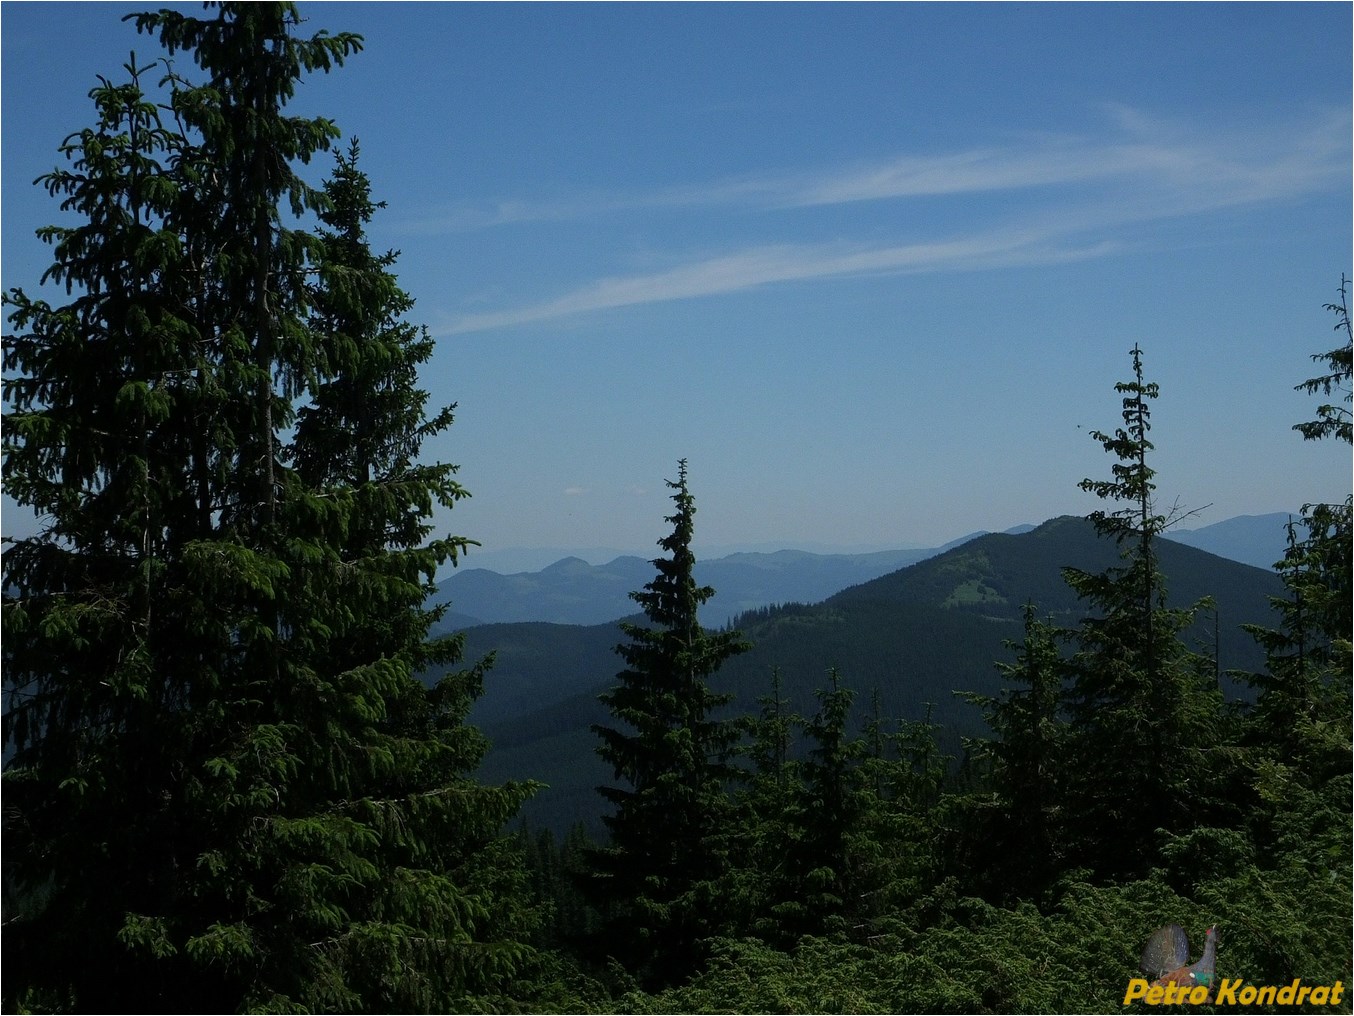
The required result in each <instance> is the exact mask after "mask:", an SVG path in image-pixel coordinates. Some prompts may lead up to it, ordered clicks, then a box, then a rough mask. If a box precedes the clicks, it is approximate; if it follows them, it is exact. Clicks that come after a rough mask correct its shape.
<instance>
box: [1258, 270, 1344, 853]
mask: <svg viewBox="0 0 1354 1016" xmlns="http://www.w3.org/2000/svg"><path fill="white" fill-rule="evenodd" d="M1347 289H1348V281H1347V280H1346V279H1344V278H1341V280H1340V299H1339V302H1338V303H1334V304H1328V305H1327V307H1326V309H1327V310H1330V311H1332V312H1334V313H1335V314H1336V318H1337V324H1336V330H1337V331H1339V332H1341V333H1342V334H1343V336H1344V338H1345V344H1344V345H1343V346H1341V347H1339V348H1337V349H1335V350H1332V351H1330V352H1328V353H1322V354H1317V355H1316V356H1314V357H1313V359H1315V360H1318V361H1324V362H1325V363H1326V365H1327V367H1328V369H1329V371H1330V373H1328V374H1325V375H1323V376H1320V377H1316V378H1312V379H1309V380H1308V381H1305V382H1303V383H1302V384H1301V385H1298V386H1297V387H1298V389H1299V390H1302V391H1307V392H1309V393H1313V394H1317V393H1320V394H1323V395H1327V396H1329V395H1330V394H1332V393H1333V392H1335V391H1344V392H1345V401H1346V402H1347V401H1349V397H1350V396H1349V389H1350V363H1351V358H1350V340H1351V336H1352V333H1351V328H1350V319H1349V311H1348V308H1347ZM1294 429H1295V430H1297V431H1299V432H1300V433H1301V434H1302V436H1303V438H1304V439H1305V440H1321V439H1324V438H1327V437H1335V438H1337V439H1339V440H1341V441H1343V442H1345V443H1346V444H1349V443H1354V437H1352V436H1351V432H1350V424H1349V411H1348V410H1347V409H1345V408H1344V407H1341V406H1338V405H1322V406H1320V407H1319V408H1318V410H1317V419H1315V420H1313V421H1309V422H1307V423H1302V424H1298V425H1296V426H1295V427H1294ZM1350 520H1351V500H1350V499H1348V498H1347V499H1346V500H1345V502H1344V503H1343V504H1309V505H1306V506H1304V508H1303V512H1302V517H1301V518H1300V519H1299V520H1297V521H1292V520H1290V522H1289V524H1288V546H1287V549H1286V550H1285V553H1284V556H1283V559H1282V560H1280V561H1279V562H1277V563H1276V564H1275V568H1276V569H1277V570H1278V572H1279V575H1280V577H1281V578H1282V579H1283V583H1284V594H1283V595H1282V596H1279V597H1275V598H1274V600H1273V603H1274V607H1275V610H1276V612H1277V613H1278V616H1279V622H1278V625H1277V627H1274V628H1266V627H1262V626H1258V625H1250V626H1247V630H1248V631H1249V632H1250V633H1251V635H1252V636H1254V638H1255V639H1256V640H1257V642H1259V644H1260V645H1261V646H1262V647H1263V649H1264V650H1265V659H1266V670H1265V672H1264V673H1261V674H1255V675H1251V682H1252V683H1253V684H1254V685H1255V686H1256V687H1257V688H1258V690H1259V695H1258V698H1257V701H1256V703H1255V708H1254V710H1253V712H1252V714H1251V716H1250V723H1249V730H1248V735H1249V738H1248V743H1249V747H1250V748H1251V749H1252V750H1251V753H1250V756H1249V757H1250V760H1251V772H1250V778H1251V783H1252V786H1253V788H1254V789H1255V791H1257V792H1258V795H1259V797H1260V799H1261V802H1262V805H1261V807H1259V808H1256V807H1254V805H1252V807H1251V808H1250V809H1249V812H1248V814H1249V815H1250V817H1251V819H1252V823H1253V825H1254V826H1255V829H1256V838H1257V839H1258V840H1259V842H1260V845H1261V847H1262V848H1263V851H1264V853H1265V854H1266V856H1267V857H1268V856H1272V855H1273V854H1274V853H1275V852H1283V851H1290V852H1292V853H1294V854H1298V855H1306V856H1308V857H1316V856H1319V857H1320V862H1319V863H1323V864H1329V865H1331V866H1332V867H1334V866H1335V865H1337V864H1338V865H1340V866H1342V867H1343V868H1344V870H1345V871H1346V872H1347V871H1348V863H1349V805H1350V776H1351V774H1350V768H1351V767H1350V736H1349V732H1350V715H1351V697H1350V685H1349V674H1350V666H1351V657H1352V655H1354V654H1352V653H1351V638H1352V637H1354V636H1352V634H1351V627H1352V626H1354V619H1352V618H1351V602H1354V594H1352V591H1351V590H1352V586H1351V553H1352V552H1351V546H1352V545H1354V533H1352V532H1351V523H1350ZM1322 855H1324V856H1322Z"/></svg>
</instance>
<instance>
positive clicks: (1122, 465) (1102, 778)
mask: <svg viewBox="0 0 1354 1016" xmlns="http://www.w3.org/2000/svg"><path fill="white" fill-rule="evenodd" d="M1131 355H1132V357H1133V378H1132V380H1130V381H1126V382H1120V383H1118V384H1116V385H1115V391H1117V392H1119V393H1120V394H1121V395H1123V400H1122V401H1123V414H1122V415H1123V421H1124V424H1123V426H1122V427H1119V428H1117V429H1116V430H1115V431H1114V432H1113V433H1112V434H1106V433H1102V432H1100V431H1095V432H1093V433H1092V437H1094V438H1095V439H1096V440H1097V441H1099V442H1100V444H1101V446H1102V447H1103V448H1104V449H1105V451H1106V452H1107V453H1109V454H1110V455H1113V456H1114V457H1115V459H1117V460H1118V461H1116V462H1115V463H1114V464H1113V465H1112V466H1111V473H1112V476H1111V478H1110V479H1109V480H1083V481H1082V482H1081V484H1080V486H1081V488H1082V489H1083V490H1086V491H1089V492H1090V493H1093V494H1095V495H1096V496H1098V497H1100V498H1103V499H1106V500H1108V501H1111V502H1117V503H1119V504H1120V505H1122V507H1120V508H1117V509H1115V510H1114V511H1096V512H1094V513H1092V515H1091V519H1092V521H1093V522H1094V523H1095V526H1096V530H1097V532H1098V533H1099V534H1100V535H1101V536H1102V537H1106V538H1110V539H1113V540H1114V541H1115V542H1116V543H1118V544H1119V546H1120V551H1121V554H1122V556H1123V558H1124V564H1123V565H1121V566H1119V567H1116V568H1111V569H1108V570H1107V571H1105V572H1102V573H1099V574H1089V573H1086V572H1083V571H1079V570H1077V569H1072V568H1068V569H1065V570H1064V573H1063V574H1064V578H1065V579H1066V581H1067V583H1068V584H1069V585H1070V586H1071V587H1072V589H1073V590H1074V591H1075V592H1076V593H1077V595H1078V596H1079V597H1080V598H1081V599H1082V600H1083V602H1084V603H1085V604H1086V605H1087V606H1088V608H1089V609H1090V611H1091V613H1090V614H1089V615H1088V616H1087V617H1085V618H1084V619H1083V620H1082V622H1081V624H1080V626H1079V628H1078V629H1077V630H1076V632H1075V633H1074V635H1073V640H1074V644H1075V650H1076V651H1075V653H1074V656H1073V660H1072V681H1071V687H1070V689H1069V692H1068V700H1067V701H1068V715H1069V719H1070V721H1071V723H1072V728H1073V729H1072V730H1071V732H1070V737H1069V740H1068V751H1069V757H1068V769H1067V775H1068V777H1069V780H1068V783H1067V797H1066V801H1065V804H1066V808H1067V815H1068V818H1069V825H1068V827H1067V828H1068V841H1069V848H1070V851H1071V859H1072V860H1074V861H1075V863H1079V864H1083V865H1085V866H1087V867H1089V868H1091V869H1092V870H1095V871H1098V872H1101V873H1104V874H1128V873H1132V872H1138V871H1143V870H1145V868H1146V866H1147V865H1149V864H1150V860H1151V858H1152V857H1153V856H1154V854H1155V851H1156V848H1157V846H1158V844H1159V838H1160V837H1159V834H1158V830H1165V831H1166V832H1179V831H1183V830H1185V829H1187V828H1189V827H1190V826H1191V825H1192V824H1193V823H1194V822H1195V821H1197V818H1198V813H1199V809H1200V807H1201V806H1202V804H1203V803H1204V802H1203V801H1201V795H1202V794H1203V792H1204V788H1206V787H1207V785H1208V779H1207V774H1208V768H1209V767H1208V763H1207V760H1206V756H1205V754H1204V752H1205V751H1206V750H1207V749H1208V748H1209V747H1210V746H1211V743H1212V740H1213V738H1214V737H1215V735H1216V729H1215V724H1216V719H1217V716H1218V711H1219V708H1220V705H1221V699H1220V695H1219V694H1218V692H1217V688H1216V684H1213V686H1212V687H1211V688H1210V687H1208V686H1207V684H1206V683H1205V679H1204V676H1203V675H1204V674H1205V673H1206V672H1207V671H1208V669H1209V668H1208V667H1207V664H1206V661H1204V660H1203V659H1202V658H1201V657H1199V656H1198V655H1197V654H1195V653H1193V652H1191V651H1190V650H1189V649H1188V648H1187V647H1186V646H1185V644H1184V643H1183V641H1182V639H1181V633H1182V632H1183V631H1184V630H1185V628H1186V627H1188V626H1189V624H1190V623H1191V622H1192V620H1193V617H1194V612H1195V611H1196V610H1197V609H1199V607H1201V606H1204V604H1196V605H1195V606H1194V607H1191V608H1189V609H1172V608H1168V607H1167V606H1166V590H1165V578H1164V576H1163V575H1162V573H1161V570H1160V568H1159V567H1158V563H1157V554H1156V541H1157V540H1158V538H1159V537H1160V536H1161V534H1162V533H1163V532H1164V531H1165V530H1166V529H1167V527H1168V526H1169V525H1170V524H1171V523H1172V521H1174V520H1173V519H1172V518H1170V517H1168V516H1166V515H1162V514H1160V513H1159V512H1158V510H1157V507H1156V503H1155V499H1154V491H1155V489H1156V484H1155V483H1154V482H1153V477H1154V476H1155V471H1154V470H1153V469H1152V468H1151V466H1149V465H1148V453H1149V452H1151V450H1152V442H1151V441H1150V440H1149V439H1148V432H1149V431H1150V429H1151V422H1150V420H1151V409H1150V400H1152V399H1155V398H1156V397H1157V394H1158V388H1157V385H1156V383H1155V382H1149V381H1145V380H1144V377H1143V367H1142V350H1141V349H1139V348H1138V347H1137V346H1134V347H1133V349H1132V351H1131ZM1210 676H1211V674H1210Z"/></svg>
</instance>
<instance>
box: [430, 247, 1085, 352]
mask: <svg viewBox="0 0 1354 1016" xmlns="http://www.w3.org/2000/svg"><path fill="white" fill-rule="evenodd" d="M1108 249H1109V248H1108V246H1107V245H1106V244H1104V243H1096V244H1092V245H1089V246H1080V247H1078V246H1075V245H1068V244H1059V243H1054V242H1049V238H1047V237H1045V236H1043V235H1041V234H1039V233H1038V232H1035V233H1031V234H1022V233H1019V232H1011V233H1004V234H1003V233H993V234H986V235H980V236H975V237H970V238H964V239H956V240H949V241H942V242H937V243H916V244H903V245H899V246H892V247H865V248H850V247H845V246H843V245H839V244H833V245H820V246H816V245H776V246H766V247H757V248H752V249H748V250H742V251H738V252H735V253H732V254H728V255H723V256H719V257H712V258H706V259H704V260H699V261H694V262H691V263H688V264H683V265H679V266H677V267H675V268H671V269H668V270H666V271H661V272H652V273H647V274H640V275H630V276H618V277H611V278H604V279H599V280H597V281H595V282H592V283H589V284H588V285H585V286H582V287H580V288H578V289H576V290H574V291H573V292H570V293H568V294H566V295H564V296H562V297H559V298H558V299H555V300H549V301H545V302H543V303H538V304H531V305H528V306H524V307H517V308H513V309H509V310H503V311H491V312H487V313H481V314H471V315H467V316H465V317H462V318H459V319H457V320H456V321H454V322H452V323H451V324H450V325H448V326H447V327H444V328H441V329H435V330H434V331H435V333H436V334H441V335H452V334H458V333H465V332H479V331H488V330H491V329H495V328H506V327H510V326H513V325H522V324H529V323H532V322H536V321H546V320H550V319H552V318H560V317H566V316H569V315H572V314H579V313H583V312H586V311H594V310H604V309H608V308H613V307H627V306H634V305H636V304H645V303H658V302H662V301H668V300H682V299H688V298H691V297H697V296H713V295H717V294H720V293H732V292H737V291H739V290H744V289H751V288H754V287H757V286H764V285H768V284H771V283H778V282H795V281H807V280H811V279H826V278H832V277H841V276H850V275H865V274H872V273H879V272H892V273H898V272H925V271H942V270H945V269H947V268H950V269H953V268H957V267H963V268H964V269H973V268H981V267H996V266H1003V265H1005V266H1009V265H1015V264H1051V263H1055V262H1065V261H1070V260H1084V259H1086V258H1092V257H1100V256H1104V255H1105V254H1106V253H1108Z"/></svg>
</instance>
